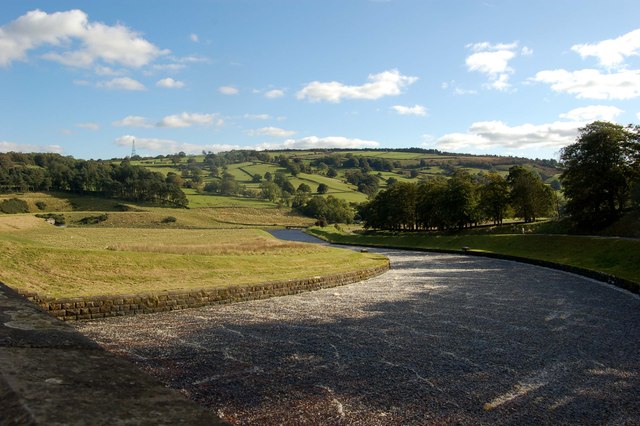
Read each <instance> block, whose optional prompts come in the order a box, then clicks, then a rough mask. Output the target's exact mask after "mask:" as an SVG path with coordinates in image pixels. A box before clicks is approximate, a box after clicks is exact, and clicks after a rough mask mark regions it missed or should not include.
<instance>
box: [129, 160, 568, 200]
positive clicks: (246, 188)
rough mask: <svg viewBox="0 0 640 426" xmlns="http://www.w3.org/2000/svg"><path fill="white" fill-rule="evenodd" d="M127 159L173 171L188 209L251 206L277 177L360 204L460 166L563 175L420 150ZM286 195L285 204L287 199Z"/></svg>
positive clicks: (546, 164)
mask: <svg viewBox="0 0 640 426" xmlns="http://www.w3.org/2000/svg"><path fill="white" fill-rule="evenodd" d="M131 163H132V164H135V165H140V166H143V167H145V168H147V169H149V170H151V171H156V172H159V173H162V174H163V175H164V176H165V177H167V176H170V175H173V176H174V178H175V179H176V180H177V181H178V182H180V184H181V185H182V186H183V187H184V188H185V189H184V191H185V193H186V194H187V197H188V199H189V206H190V207H196V206H197V207H205V206H209V207H217V206H220V205H221V204H227V203H232V204H234V205H235V204H238V203H240V204H244V203H249V204H251V203H253V202H255V201H250V200H251V199H256V198H264V187H265V182H268V181H272V180H273V179H274V178H275V177H276V175H280V176H281V177H283V178H285V179H286V181H287V182H289V183H290V184H291V186H290V187H289V188H290V191H288V192H289V194H290V195H292V194H293V193H294V192H295V189H297V188H299V187H300V185H301V184H305V185H307V186H308V187H309V189H310V193H309V194H310V195H323V196H325V197H326V196H329V195H331V196H334V197H336V198H339V199H342V200H345V201H346V202H348V203H362V202H365V201H367V199H368V197H369V195H371V194H374V193H375V192H377V191H378V190H382V189H386V188H387V187H388V186H389V185H390V184H392V183H393V182H396V181H399V182H419V181H420V180H423V179H429V178H433V177H435V176H444V177H448V176H451V175H452V174H453V173H454V172H455V171H456V170H457V169H464V170H466V171H468V172H469V173H470V174H472V175H478V174H482V173H487V172H490V171H492V172H497V173H499V174H501V175H503V176H506V175H507V173H508V171H509V168H511V167H513V166H525V167H527V168H530V169H532V170H534V171H535V172H536V173H538V174H539V175H540V176H541V178H542V179H543V181H544V182H545V183H547V184H549V185H551V186H552V187H553V188H554V189H558V188H559V182H558V176H559V174H560V173H561V169H560V168H559V165H558V164H557V162H556V161H554V160H538V159H536V160H531V159H527V158H520V157H500V156H475V155H468V154H453V153H442V152H439V151H436V150H424V149H418V148H415V149H406V150H302V151H300V150H285V151H260V152H257V151H231V152H224V153H219V154H213V153H206V154H203V155H196V156H187V155H181V154H178V155H168V156H157V157H155V158H139V157H134V159H132V161H131ZM225 176H226V177H225ZM226 184H228V185H226ZM225 185H226V187H225ZM285 185H288V184H286V183H285ZM320 185H325V186H326V192H322V193H319V192H318V187H319V186H320ZM279 186H280V187H281V188H285V187H286V186H283V185H279ZM216 195H227V196H228V195H240V196H241V198H240V199H235V200H233V201H232V200H228V199H227V200H221V199H220V198H219V197H216ZM286 197H287V196H286V195H285V197H284V200H283V201H284V203H288V201H289V200H287V198H286ZM271 201H276V202H277V201H278V200H276V199H272V200H271ZM281 202H282V201H281Z"/></svg>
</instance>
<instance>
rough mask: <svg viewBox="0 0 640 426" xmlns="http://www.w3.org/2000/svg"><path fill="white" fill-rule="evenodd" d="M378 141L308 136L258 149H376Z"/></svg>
mask: <svg viewBox="0 0 640 426" xmlns="http://www.w3.org/2000/svg"><path fill="white" fill-rule="evenodd" d="M378 146H380V144H379V143H378V142H376V141H369V140H362V139H352V138H346V137H342V136H328V137H318V136H308V137H305V138H300V139H287V140H286V141H284V142H283V143H280V144H268V143H266V144H261V145H258V146H257V147H256V149H320V148H376V147H378Z"/></svg>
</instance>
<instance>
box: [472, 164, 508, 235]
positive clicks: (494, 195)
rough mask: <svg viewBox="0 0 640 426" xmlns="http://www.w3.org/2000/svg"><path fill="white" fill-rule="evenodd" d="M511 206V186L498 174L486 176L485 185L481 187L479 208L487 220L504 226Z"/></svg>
mask: <svg viewBox="0 0 640 426" xmlns="http://www.w3.org/2000/svg"><path fill="white" fill-rule="evenodd" d="M508 206H509V185H508V184H507V180H506V179H505V178H503V177H502V176H500V175H499V174H498V173H493V172H492V173H488V174H486V175H484V184H483V185H482V186H481V187H480V201H479V208H480V211H481V212H482V214H483V215H484V216H485V218H489V219H491V220H492V221H493V224H494V225H502V220H503V218H504V216H505V214H506V212H507V208H508Z"/></svg>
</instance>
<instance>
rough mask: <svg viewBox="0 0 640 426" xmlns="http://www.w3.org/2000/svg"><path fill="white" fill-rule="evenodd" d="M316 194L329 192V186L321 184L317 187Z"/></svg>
mask: <svg viewBox="0 0 640 426" xmlns="http://www.w3.org/2000/svg"><path fill="white" fill-rule="evenodd" d="M317 192H318V194H326V193H327V192H329V186H327V184H325V183H321V184H320V185H318V189H317Z"/></svg>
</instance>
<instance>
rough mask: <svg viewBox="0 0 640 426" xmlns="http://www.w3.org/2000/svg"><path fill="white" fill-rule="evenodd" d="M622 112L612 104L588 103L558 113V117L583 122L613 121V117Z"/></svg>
mask: <svg viewBox="0 0 640 426" xmlns="http://www.w3.org/2000/svg"><path fill="white" fill-rule="evenodd" d="M623 112H624V111H623V110H621V109H620V108H616V107H614V106H607V105H590V106H586V107H580V108H575V109H572V110H571V111H569V112H567V113H564V114H560V118H566V119H568V120H574V121H584V122H592V121H596V120H605V121H614V120H615V118H616V117H617V116H618V115H620V114H622V113H623Z"/></svg>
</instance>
